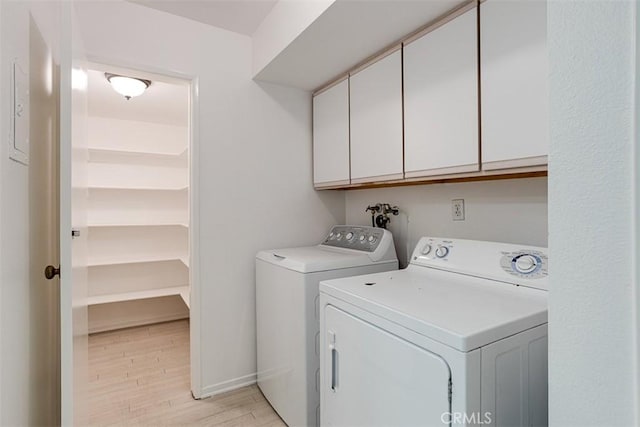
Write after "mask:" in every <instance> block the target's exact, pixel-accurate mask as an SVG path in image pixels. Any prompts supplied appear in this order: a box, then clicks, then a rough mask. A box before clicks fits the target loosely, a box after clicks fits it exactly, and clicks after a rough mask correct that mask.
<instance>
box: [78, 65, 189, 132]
mask: <svg viewBox="0 0 640 427" xmlns="http://www.w3.org/2000/svg"><path fill="white" fill-rule="evenodd" d="M105 71H108V72H111V73H115V74H120V75H126V76H130V77H140V78H145V79H150V80H151V81H152V82H151V86H149V88H148V89H147V90H146V91H145V92H144V93H143V94H142V95H140V96H138V97H135V98H131V99H130V100H129V101H127V100H126V99H125V98H124V97H123V96H122V95H120V94H118V93H117V92H116V91H115V90H113V89H112V88H111V85H110V84H109V82H108V81H107V79H106V78H105V76H104V73H105ZM163 80H165V81H162V80H158V78H157V76H153V75H149V74H148V73H136V72H131V71H129V72H127V71H125V70H122V69H113V68H110V69H107V68H106V67H105V68H98V66H95V68H94V69H90V70H88V112H89V116H98V117H109V118H114V119H121V120H136V121H143V122H152V123H163V124H169V125H176V126H187V125H188V120H189V85H188V83H187V82H182V81H180V82H173V81H167V80H171V79H163Z"/></svg>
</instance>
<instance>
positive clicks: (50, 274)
mask: <svg viewBox="0 0 640 427" xmlns="http://www.w3.org/2000/svg"><path fill="white" fill-rule="evenodd" d="M56 276H60V267H57V268H56V267H54V266H53V265H47V266H46V267H45V269H44V277H46V278H47V279H49V280H51V279H53V278H54V277H56Z"/></svg>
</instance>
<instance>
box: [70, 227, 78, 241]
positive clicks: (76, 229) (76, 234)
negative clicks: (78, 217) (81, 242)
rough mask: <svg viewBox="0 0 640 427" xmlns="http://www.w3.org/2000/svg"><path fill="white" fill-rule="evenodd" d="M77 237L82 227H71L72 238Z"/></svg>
mask: <svg viewBox="0 0 640 427" xmlns="http://www.w3.org/2000/svg"><path fill="white" fill-rule="evenodd" d="M76 237H80V229H79V228H72V229H71V238H72V239H75V238H76Z"/></svg>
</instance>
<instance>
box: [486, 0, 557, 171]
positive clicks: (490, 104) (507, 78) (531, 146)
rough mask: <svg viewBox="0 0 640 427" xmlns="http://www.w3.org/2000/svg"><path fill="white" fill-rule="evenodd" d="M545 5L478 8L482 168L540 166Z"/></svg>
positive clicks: (490, 2)
mask: <svg viewBox="0 0 640 427" xmlns="http://www.w3.org/2000/svg"><path fill="white" fill-rule="evenodd" d="M548 68H549V67H548V53H547V4H546V1H544V0H523V1H501V0H487V1H486V2H483V3H481V4H480V76H481V80H480V87H481V91H482V95H481V103H482V106H481V114H482V169H501V168H508V167H519V166H534V165H544V164H546V163H547V154H548V151H549V87H548V86H549V83H548V80H549V69H548Z"/></svg>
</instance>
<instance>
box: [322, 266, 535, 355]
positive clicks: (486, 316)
mask: <svg viewBox="0 0 640 427" xmlns="http://www.w3.org/2000/svg"><path fill="white" fill-rule="evenodd" d="M320 292H321V293H323V294H328V295H331V296H333V297H335V298H338V299H340V300H343V301H345V302H347V303H350V304H352V305H355V306H357V307H359V308H362V309H364V310H366V311H368V312H370V313H373V314H375V315H378V316H380V317H383V318H385V319H387V320H390V321H392V322H394V323H397V324H400V325H402V326H404V327H406V328H407V329H410V330H412V331H415V332H417V333H419V334H421V335H423V336H426V337H428V338H431V339H433V340H436V341H438V342H441V343H443V344H446V345H448V346H450V347H453V348H455V349H457V350H460V351H464V352H467V351H471V350H473V349H476V348H479V347H482V346H484V345H487V344H489V343H491V342H494V341H498V340H500V339H502V338H505V337H508V336H510V335H513V334H517V333H519V332H522V331H524V330H526V329H529V328H533V327H535V326H538V325H542V324H545V323H547V292H546V291H542V290H538V289H531V288H527V287H524V286H516V285H512V284H506V283H502V282H497V281H493V280H489V279H483V278H478V277H472V276H467V275H464V274H459V273H453V272H448V271H441V270H436V269H432V268H425V267H421V266H416V265H410V266H409V267H408V268H407V269H405V270H400V271H390V272H385V273H376V274H367V275H363V276H356V277H347V278H342V279H335V280H328V281H323V282H321V283H320Z"/></svg>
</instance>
